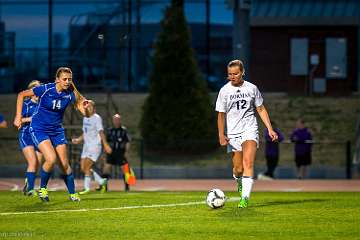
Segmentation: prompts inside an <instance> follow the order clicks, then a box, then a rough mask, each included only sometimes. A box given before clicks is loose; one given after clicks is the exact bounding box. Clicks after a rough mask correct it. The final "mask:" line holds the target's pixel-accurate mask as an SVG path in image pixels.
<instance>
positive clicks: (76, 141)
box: [71, 134, 84, 144]
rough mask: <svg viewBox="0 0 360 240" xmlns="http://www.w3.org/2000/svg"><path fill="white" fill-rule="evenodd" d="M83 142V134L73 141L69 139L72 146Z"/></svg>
mask: <svg viewBox="0 0 360 240" xmlns="http://www.w3.org/2000/svg"><path fill="white" fill-rule="evenodd" d="M83 141H84V134H81V135H80V136H79V137H77V138H73V139H71V142H72V143H73V144H80V143H82V142H83Z"/></svg>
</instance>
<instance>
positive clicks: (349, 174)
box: [346, 141, 352, 179]
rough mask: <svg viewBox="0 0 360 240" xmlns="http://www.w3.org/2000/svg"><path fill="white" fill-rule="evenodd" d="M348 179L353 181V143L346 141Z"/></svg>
mask: <svg viewBox="0 0 360 240" xmlns="http://www.w3.org/2000/svg"><path fill="white" fill-rule="evenodd" d="M346 178H347V179H351V178H352V176H351V142H350V141H346Z"/></svg>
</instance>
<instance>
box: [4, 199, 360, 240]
mask: <svg viewBox="0 0 360 240" xmlns="http://www.w3.org/2000/svg"><path fill="white" fill-rule="evenodd" d="M205 195H206V193H204V192H134V193H127V194H126V193H120V192H112V193H107V194H97V193H94V194H91V195H86V196H83V197H82V201H81V202H80V203H74V202H70V201H67V199H66V198H67V194H65V193H64V192H50V200H51V202H49V203H41V202H39V200H38V199H37V198H29V197H24V196H22V195H21V194H20V193H19V192H0V202H1V204H0V239H11V238H12V239H15V238H21V239H32V238H33V239H63V240H65V239H129V240H130V239H131V240H133V239H146V240H148V239H186V240H190V239H237V240H240V239H246V240H249V239H262V240H264V239H337V240H338V239H360V193H359V192H357V193H260V192H256V193H253V195H252V199H251V203H250V207H249V208H248V209H238V208H237V207H236V206H237V202H235V201H229V202H227V203H226V205H225V207H224V208H222V209H216V210H212V209H209V208H208V207H207V206H206V205H205V203H201V201H203V200H204V198H205ZM227 196H228V197H230V199H231V198H234V197H237V195H236V193H227ZM177 204H183V205H177ZM151 205H155V206H151ZM156 205H157V206H156ZM90 209H93V210H90ZM34 211H37V213H24V212H34ZM39 211H40V212H39ZM44 211H49V212H47V213H45V212H44ZM4 213H20V214H17V215H15V214H11V215H4Z"/></svg>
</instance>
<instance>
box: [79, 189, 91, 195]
mask: <svg viewBox="0 0 360 240" xmlns="http://www.w3.org/2000/svg"><path fill="white" fill-rule="evenodd" d="M88 193H90V189H84V191H81V192H79V194H80V195H84V194H88Z"/></svg>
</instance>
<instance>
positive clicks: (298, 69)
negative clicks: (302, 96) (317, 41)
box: [290, 38, 309, 76]
mask: <svg viewBox="0 0 360 240" xmlns="http://www.w3.org/2000/svg"><path fill="white" fill-rule="evenodd" d="M290 48H291V69H290V74H291V75H300V76H303V75H307V74H308V69H309V67H308V64H309V60H308V58H309V57H308V48H309V40H308V39H307V38H292V39H291V43H290Z"/></svg>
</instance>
